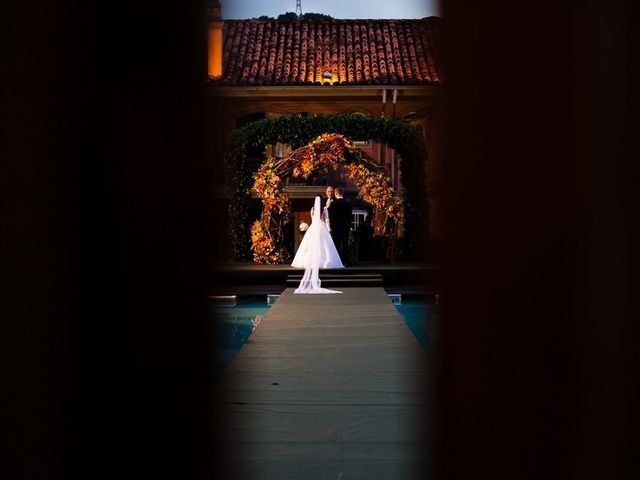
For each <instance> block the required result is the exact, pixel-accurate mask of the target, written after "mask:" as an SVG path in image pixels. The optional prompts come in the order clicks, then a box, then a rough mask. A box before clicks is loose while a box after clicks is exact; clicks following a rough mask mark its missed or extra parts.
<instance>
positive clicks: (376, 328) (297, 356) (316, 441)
mask: <svg viewBox="0 0 640 480" xmlns="http://www.w3.org/2000/svg"><path fill="white" fill-rule="evenodd" d="M426 383H427V364H426V355H425V352H424V351H423V350H422V348H421V347H420V345H419V343H418V341H417V340H416V339H415V337H414V336H413V334H412V333H411V331H410V330H409V329H408V327H407V326H406V325H405V323H404V321H403V320H402V317H401V316H400V314H399V313H398V312H397V310H396V308H395V307H394V306H393V305H392V303H391V301H390V300H389V298H388V296H387V294H386V292H385V291H384V290H383V289H382V288H345V289H344V293H343V294H342V295H294V294H293V289H287V290H286V291H285V292H284V293H283V295H282V296H281V297H280V299H279V300H278V301H277V302H276V303H275V304H274V305H273V306H272V307H271V309H270V310H269V312H268V313H267V314H266V315H265V316H264V318H263V320H262V322H261V324H260V326H259V327H258V329H257V330H256V331H255V332H254V333H253V335H252V336H251V338H250V339H249V341H248V342H247V343H246V344H245V346H244V347H243V348H242V350H241V351H240V353H239V354H238V356H237V357H236V358H235V359H234V361H233V362H232V363H231V365H230V366H229V367H228V368H227V370H226V371H225V373H224V374H223V376H222V378H221V379H220V381H219V383H218V385H217V390H218V391H217V395H216V402H217V403H216V405H215V410H216V416H217V422H218V423H217V425H216V428H218V429H221V430H219V431H222V432H224V437H225V442H224V443H223V444H222V445H220V446H219V448H220V449H221V450H222V451H223V452H224V453H225V458H227V459H228V460H229V464H230V465H231V466H232V471H231V472H229V474H228V476H227V477H226V478H234V479H240V480H244V479H247V480H248V479H279V480H282V479H296V480H300V479H307V480H308V479H316V478H317V479H323V480H324V479H338V478H341V479H343V480H350V479H354V478H363V479H364V478H366V479H405V478H424V472H422V471H419V469H418V467H419V466H420V467H421V466H422V465H423V463H424V461H423V459H424V457H425V454H426V453H428V451H429V447H428V445H427V440H428V439H427V435H426V432H427V431H428V430H429V428H428V427H427V426H426V422H427V417H428V416H427V415H426V414H427V408H428V405H427V401H428V395H427V391H426V388H427V386H426Z"/></svg>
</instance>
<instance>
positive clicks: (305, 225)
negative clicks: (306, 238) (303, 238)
mask: <svg viewBox="0 0 640 480" xmlns="http://www.w3.org/2000/svg"><path fill="white" fill-rule="evenodd" d="M308 229H309V224H308V223H305V222H300V231H301V232H306V231H307V230H308Z"/></svg>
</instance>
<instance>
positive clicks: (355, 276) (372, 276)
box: [287, 273, 382, 280]
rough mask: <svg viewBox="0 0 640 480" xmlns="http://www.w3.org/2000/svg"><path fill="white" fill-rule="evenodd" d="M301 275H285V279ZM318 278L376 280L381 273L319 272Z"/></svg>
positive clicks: (296, 277) (300, 275) (293, 278)
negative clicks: (347, 273) (346, 273)
mask: <svg viewBox="0 0 640 480" xmlns="http://www.w3.org/2000/svg"><path fill="white" fill-rule="evenodd" d="M302 277H303V274H302V273H301V274H292V275H287V280H300V279H301V278H302ZM320 279H321V280H322V279H339V280H345V279H353V280H356V279H357V280H365V279H376V280H378V279H379V280H382V275H381V274H379V273H360V274H350V275H345V274H342V275H341V274H337V275H336V274H324V273H321V274H320Z"/></svg>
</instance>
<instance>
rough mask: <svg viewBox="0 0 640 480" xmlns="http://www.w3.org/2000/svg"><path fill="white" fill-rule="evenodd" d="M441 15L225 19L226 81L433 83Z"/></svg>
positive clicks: (436, 72) (265, 83)
mask: <svg viewBox="0 0 640 480" xmlns="http://www.w3.org/2000/svg"><path fill="white" fill-rule="evenodd" d="M439 25H440V19H439V18H437V17H429V18H424V19H421V20H226V21H225V22H224V29H223V39H224V40H223V42H224V47H223V65H222V72H223V75H222V79H221V80H220V81H219V83H222V84H224V85H246V86H272V85H320V84H322V82H323V78H322V74H323V73H324V72H326V71H329V72H332V73H333V74H334V79H335V80H336V81H335V84H339V85H434V84H439V83H441V81H442V75H441V68H440V65H439V55H438V29H439Z"/></svg>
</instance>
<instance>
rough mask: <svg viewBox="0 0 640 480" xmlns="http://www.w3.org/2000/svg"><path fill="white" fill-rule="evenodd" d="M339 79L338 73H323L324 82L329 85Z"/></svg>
mask: <svg viewBox="0 0 640 480" xmlns="http://www.w3.org/2000/svg"><path fill="white" fill-rule="evenodd" d="M337 80H338V75H337V74H335V73H331V72H324V73H323V74H322V83H325V84H326V83H329V85H333V84H334V83H335V82H336V81H337Z"/></svg>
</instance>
